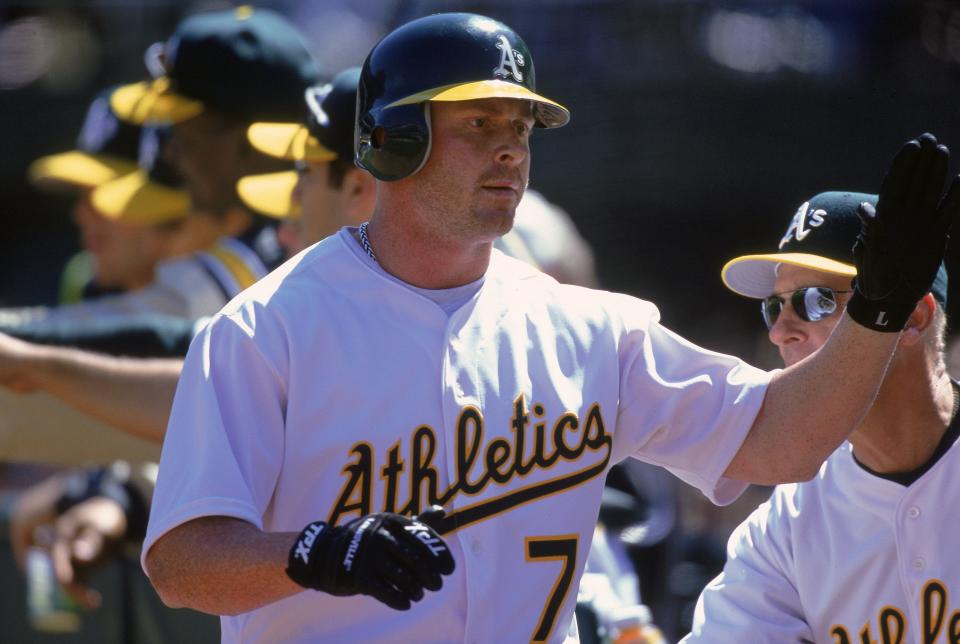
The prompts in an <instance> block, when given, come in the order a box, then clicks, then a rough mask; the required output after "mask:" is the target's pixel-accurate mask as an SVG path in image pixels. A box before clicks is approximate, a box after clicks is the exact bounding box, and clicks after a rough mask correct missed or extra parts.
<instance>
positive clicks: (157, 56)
mask: <svg viewBox="0 0 960 644" xmlns="http://www.w3.org/2000/svg"><path fill="white" fill-rule="evenodd" d="M171 40H172V39H171ZM166 49H167V47H166V45H164V44H163V43H162V42H155V43H153V44H152V45H150V46H149V47H147V51H145V52H143V64H144V65H146V66H147V71H148V72H149V73H150V78H160V77H161V76H164V75H166V73H167V66H166V59H167V54H166Z"/></svg>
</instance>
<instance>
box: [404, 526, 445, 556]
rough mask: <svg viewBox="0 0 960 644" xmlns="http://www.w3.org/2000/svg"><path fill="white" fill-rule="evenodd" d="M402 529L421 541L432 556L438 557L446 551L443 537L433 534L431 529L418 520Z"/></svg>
mask: <svg viewBox="0 0 960 644" xmlns="http://www.w3.org/2000/svg"><path fill="white" fill-rule="evenodd" d="M403 529H404V530H406V531H407V532H409V533H410V534H412V535H413V536H415V537H416V538H417V539H419V540H420V541H422V542H423V543H424V545H426V546H427V548H429V549H430V554H432V555H433V556H434V557H439V556H440V554H441V553H443V552H446V551H447V547H446V546H445V545H444V544H443V539H441V538H440V537H435V536H433V531H432V530H431V529H430V528H428V527H427V526H425V525H423V524H422V523H420V522H419V521H418V522H417V523H414V524H413V525H408V526H404V527H403Z"/></svg>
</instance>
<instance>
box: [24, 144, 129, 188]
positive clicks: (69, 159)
mask: <svg viewBox="0 0 960 644" xmlns="http://www.w3.org/2000/svg"><path fill="white" fill-rule="evenodd" d="M136 169H137V164H136V163H135V162H134V161H125V160H123V159H120V158H118V157H113V156H109V155H105V154H90V153H88V152H83V151H81V150H70V151H69V152H61V153H60V154H51V155H50V156H45V157H41V158H39V159H37V160H36V161H34V162H33V163H31V164H30V167H29V168H27V177H28V178H29V180H30V182H31V183H33V184H36V185H38V186H41V187H42V186H45V185H46V184H67V185H70V186H75V187H77V188H93V187H95V186H99V185H100V184H102V183H106V182H107V181H112V180H113V179H116V178H117V177H120V176H123V175H125V174H129V173H130V172H133V171H134V170H136Z"/></svg>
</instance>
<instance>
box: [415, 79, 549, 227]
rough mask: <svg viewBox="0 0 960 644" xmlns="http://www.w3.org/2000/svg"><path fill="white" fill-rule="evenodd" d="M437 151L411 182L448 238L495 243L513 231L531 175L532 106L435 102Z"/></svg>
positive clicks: (482, 101)
mask: <svg viewBox="0 0 960 644" xmlns="http://www.w3.org/2000/svg"><path fill="white" fill-rule="evenodd" d="M430 110H431V136H432V142H431V150H430V156H429V158H428V159H427V162H426V163H425V164H424V166H423V168H421V169H420V171H419V172H417V173H416V174H414V175H413V176H412V177H411V178H410V179H411V180H413V181H414V182H415V186H416V192H417V196H418V199H419V201H420V203H421V204H431V206H432V212H434V213H435V214H436V215H437V218H438V222H442V225H444V226H446V230H447V232H448V234H450V235H453V236H457V237H459V238H462V239H471V240H478V241H492V240H493V239H495V238H496V237H498V236H500V235H502V234H504V233H506V232H508V231H509V230H510V228H511V226H512V225H513V217H514V211H515V210H516V208H517V204H518V203H520V198H521V197H522V196H523V192H524V190H526V187H527V181H528V180H529V177H530V131H531V128H532V127H533V125H534V119H533V114H532V110H531V106H530V103H529V102H528V101H521V100H516V99H505V98H488V99H480V100H473V101H460V102H451V103H446V102H437V103H431V105H430Z"/></svg>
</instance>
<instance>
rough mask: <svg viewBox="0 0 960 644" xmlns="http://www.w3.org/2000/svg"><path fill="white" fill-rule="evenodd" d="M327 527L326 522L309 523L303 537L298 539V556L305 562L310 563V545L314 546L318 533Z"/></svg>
mask: <svg viewBox="0 0 960 644" xmlns="http://www.w3.org/2000/svg"><path fill="white" fill-rule="evenodd" d="M325 527H327V524H326V523H324V522H323V521H317V522H315V523H311V524H310V525H308V526H307V528H306V530H304V531H303V532H304V534H303V538H301V539H300V540H298V541H297V546H296V553H297V554H296V556H297V557H298V558H299V559H302V560H303V563H305V564H308V563H310V547H311V546H313V542H314V541H316V540H317V535H319V534H320V533H321V532H323V529H324V528H325Z"/></svg>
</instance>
